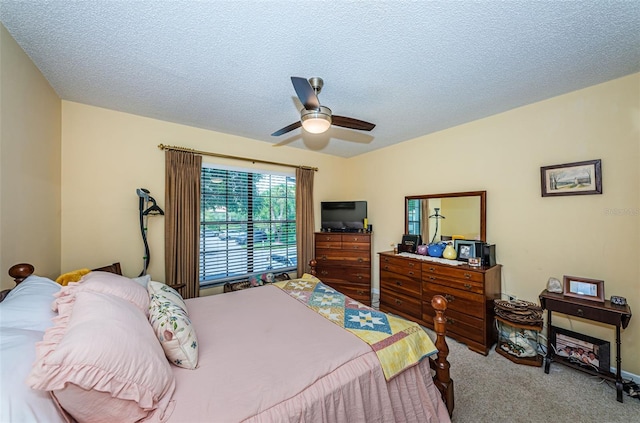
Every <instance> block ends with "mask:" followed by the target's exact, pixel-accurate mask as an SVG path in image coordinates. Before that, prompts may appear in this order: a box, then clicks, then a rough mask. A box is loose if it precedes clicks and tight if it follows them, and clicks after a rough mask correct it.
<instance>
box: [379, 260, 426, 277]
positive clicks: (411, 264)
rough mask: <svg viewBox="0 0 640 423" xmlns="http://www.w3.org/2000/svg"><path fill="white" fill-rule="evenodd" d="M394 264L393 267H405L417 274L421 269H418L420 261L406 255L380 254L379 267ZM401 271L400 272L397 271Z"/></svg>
mask: <svg viewBox="0 0 640 423" xmlns="http://www.w3.org/2000/svg"><path fill="white" fill-rule="evenodd" d="M386 265H389V266H394V267H395V268H400V267H402V268H407V269H413V270H414V271H415V272H416V274H418V273H419V272H420V271H421V270H420V262H418V261H415V260H410V259H407V258H406V257H393V256H387V255H381V256H380V268H383V266H386ZM399 273H402V272H399Z"/></svg>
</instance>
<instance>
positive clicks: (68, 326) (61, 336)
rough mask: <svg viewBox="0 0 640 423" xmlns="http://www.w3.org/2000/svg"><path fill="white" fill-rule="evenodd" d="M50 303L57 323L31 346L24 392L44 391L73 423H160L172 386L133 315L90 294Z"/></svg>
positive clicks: (141, 319)
mask: <svg viewBox="0 0 640 423" xmlns="http://www.w3.org/2000/svg"><path fill="white" fill-rule="evenodd" d="M56 302H57V307H58V312H59V315H58V317H56V318H55V319H54V326H53V327H51V328H49V329H47V331H46V332H45V335H44V338H43V340H42V342H39V343H38V344H37V345H36V361H35V363H34V365H33V367H32V369H31V374H30V375H29V377H28V378H27V384H28V385H29V386H30V387H32V388H34V389H41V390H47V391H52V394H53V396H54V397H55V399H56V400H57V401H58V403H59V404H60V406H61V407H62V408H63V409H64V410H65V411H66V412H68V413H69V414H70V415H71V416H72V417H73V418H74V419H76V420H77V421H78V422H79V423H82V422H84V421H89V420H91V421H105V422H115V421H136V420H139V419H151V418H153V419H154V420H163V419H165V418H166V417H167V416H168V415H169V414H170V412H171V411H172V407H173V404H172V402H171V397H172V395H173V392H174V390H175V378H174V376H173V373H172V372H171V366H170V364H169V362H168V361H167V359H166V358H165V355H164V351H163V350H162V347H161V346H160V344H159V343H158V339H157V338H156V335H155V333H154V331H153V329H152V328H151V325H150V324H149V322H148V321H147V319H146V317H145V316H144V315H143V314H142V313H140V311H139V310H138V308H137V307H136V306H134V305H133V304H131V303H130V302H128V301H125V300H122V299H121V298H118V297H116V296H114V295H109V294H105V293H100V292H94V291H90V290H82V291H79V292H75V293H74V295H66V296H62V297H60V298H58V299H57V300H56ZM96 419H97V420H96Z"/></svg>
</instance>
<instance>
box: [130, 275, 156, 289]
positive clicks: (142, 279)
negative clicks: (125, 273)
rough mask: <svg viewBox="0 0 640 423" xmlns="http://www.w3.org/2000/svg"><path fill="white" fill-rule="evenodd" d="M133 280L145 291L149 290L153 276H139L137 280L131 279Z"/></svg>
mask: <svg viewBox="0 0 640 423" xmlns="http://www.w3.org/2000/svg"><path fill="white" fill-rule="evenodd" d="M131 280H132V281H134V282H136V283H137V284H139V285H140V286H141V287H143V288H144V289H147V284H148V283H149V281H150V280H151V275H144V276H138V277H137V278H131Z"/></svg>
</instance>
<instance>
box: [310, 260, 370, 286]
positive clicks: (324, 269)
mask: <svg viewBox="0 0 640 423" xmlns="http://www.w3.org/2000/svg"><path fill="white" fill-rule="evenodd" d="M316 276H317V277H318V278H319V279H320V280H321V281H322V282H325V283H328V282H343V283H344V282H350V283H355V284H364V285H367V286H369V285H370V283H371V268H369V267H355V266H337V265H335V266H326V265H318V267H317V269H316Z"/></svg>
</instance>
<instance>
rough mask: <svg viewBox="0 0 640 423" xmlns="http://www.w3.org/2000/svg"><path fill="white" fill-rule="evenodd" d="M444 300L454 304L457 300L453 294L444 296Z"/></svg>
mask: <svg viewBox="0 0 640 423" xmlns="http://www.w3.org/2000/svg"><path fill="white" fill-rule="evenodd" d="M444 299H445V300H447V302H450V303H452V302H453V301H454V300H455V299H456V297H454V296H453V295H451V294H444Z"/></svg>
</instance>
